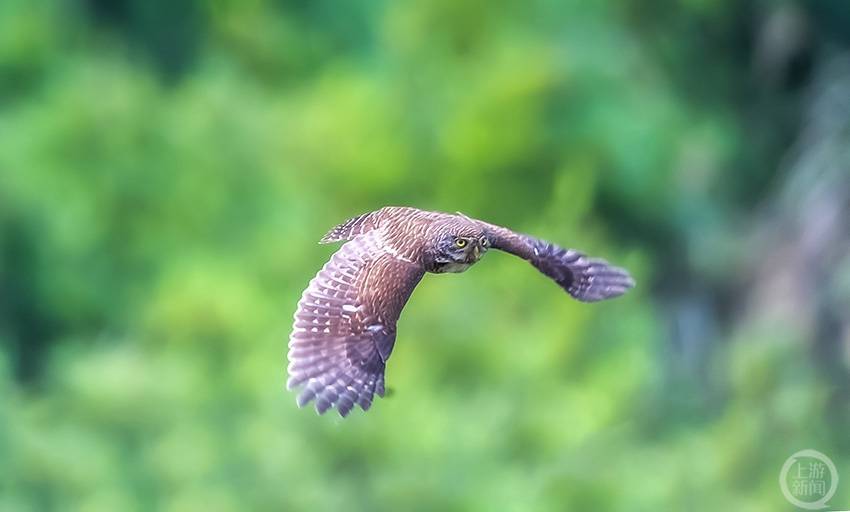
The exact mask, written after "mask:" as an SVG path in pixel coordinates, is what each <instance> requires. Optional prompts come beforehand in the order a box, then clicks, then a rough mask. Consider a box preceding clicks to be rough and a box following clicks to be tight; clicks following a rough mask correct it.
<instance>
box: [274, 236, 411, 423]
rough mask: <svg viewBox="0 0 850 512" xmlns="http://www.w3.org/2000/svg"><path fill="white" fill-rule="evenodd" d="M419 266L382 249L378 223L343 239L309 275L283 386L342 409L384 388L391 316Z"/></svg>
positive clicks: (367, 402) (320, 406)
mask: <svg viewBox="0 0 850 512" xmlns="http://www.w3.org/2000/svg"><path fill="white" fill-rule="evenodd" d="M423 275H424V270H423V269H422V268H421V266H420V265H417V264H414V263H411V262H409V261H406V260H403V259H399V258H398V257H396V256H394V255H393V254H392V253H391V252H390V251H387V250H386V247H385V245H384V241H383V238H382V234H381V232H380V230H373V231H369V232H367V233H365V234H361V235H358V236H355V237H354V238H353V239H352V240H351V241H349V242H347V243H345V244H344V245H343V246H342V247H341V248H340V249H339V250H338V251H337V252H336V253H335V254H334V255H333V256H332V257H331V259H330V261H328V263H327V264H325V266H324V267H323V268H322V270H320V271H319V273H318V274H317V275H316V277H314V278H313V280H312V281H310V284H309V286H308V287H307V289H306V290H305V291H304V294H303V295H302V296H301V300H300V301H299V303H298V309H297V310H296V312H295V321H294V324H293V332H292V334H291V335H290V338H289V367H288V371H289V380H288V381H287V388H288V389H292V388H295V387H298V386H301V385H303V389H302V391H301V392H300V394H299V395H298V405H299V406H304V405H306V404H308V403H309V402H310V401H311V400H315V407H316V411H317V412H318V413H319V414H322V413H324V412H325V411H326V410H328V409H330V408H332V407H336V409H337V411H338V412H339V414H340V415H341V416H343V417H345V416H346V415H348V413H349V412H350V411H351V409H352V408H353V407H354V404H357V405H359V406H360V407H361V408H362V409H363V410H368V409H369V407H370V406H371V405H372V399H373V398H374V395H375V394H377V395H378V396H384V370H385V368H386V362H387V359H388V358H389V356H390V353H391V352H392V349H393V344H394V343H395V338H396V322H397V321H398V317H399V315H400V314H401V310H402V308H403V307H404V305H405V303H407V300H408V298H409V297H410V294H411V293H412V292H413V289H414V288H415V287H416V284H417V283H418V282H419V280H420V279H422V276H423Z"/></svg>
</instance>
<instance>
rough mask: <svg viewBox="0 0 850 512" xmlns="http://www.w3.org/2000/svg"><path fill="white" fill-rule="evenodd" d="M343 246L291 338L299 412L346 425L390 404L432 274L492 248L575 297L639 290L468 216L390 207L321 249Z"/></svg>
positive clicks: (301, 308) (577, 257)
mask: <svg viewBox="0 0 850 512" xmlns="http://www.w3.org/2000/svg"><path fill="white" fill-rule="evenodd" d="M337 241H346V243H345V244H343V246H342V247H341V248H340V249H339V251H337V252H336V253H335V254H334V255H333V256H332V257H331V259H330V261H328V262H327V263H326V264H325V266H324V267H323V268H322V270H320V271H319V273H318V274H317V275H316V277H314V278H313V280H312V281H310V284H309V286H308V287H307V289H306V290H304V294H303V295H302V296H301V300H300V301H299V302H298V310H297V311H296V312H295V322H294V325H293V329H292V334H291V335H290V336H289V380H288V381H287V388H289V389H292V388H294V387H297V386H301V385H303V386H304V387H303V390H302V391H301V393H300V394H299V395H298V400H297V402H298V405H299V406H304V405H305V404H307V403H309V402H310V401H311V400H315V404H316V411H318V412H319V414H322V413H324V412H325V411H326V410H328V409H329V408H332V407H336V408H337V411H338V412H339V414H340V415H341V416H343V417H344V416H346V415H348V413H349V412H350V411H351V409H352V408H353V407H354V405H355V404H357V405H359V406H360V407H361V408H362V409H363V410H367V409H369V407H370V406H371V405H372V398H373V397H374V395H375V394H377V395H379V396H384V369H385V367H386V362H387V359H388V358H389V357H390V354H391V353H392V350H393V344H394V343H395V337H396V322H397V321H398V318H399V315H400V314H401V310H402V308H403V307H404V305H405V303H406V302H407V299H408V298H410V294H411V293H412V292H413V289H414V288H415V287H416V285H417V284H418V283H419V280H420V279H422V276H424V275H425V272H433V273H442V272H463V271H464V270H466V269H467V268H469V266H471V265H472V264H474V263H476V262H477V261H478V260H479V259H480V258H481V255H482V254H483V253H484V252H486V251H487V250H488V249H489V248H490V247H493V248H495V249H500V250H502V251H506V252H509V253H511V254H514V255H516V256H519V257H520V258H522V259H524V260H528V261H529V262H530V263H531V264H532V265H534V266H535V267H536V268H537V269H538V270H539V271H540V272H542V273H543V274H545V275H547V276H549V277H550V278H552V279H553V280H554V281H555V282H556V283H558V284H559V285H560V286H561V287H562V288H563V289H564V290H566V291H567V293H569V294H570V295H572V296H573V297H574V298H576V299H578V300H580V301H583V302H595V301H599V300H603V299H608V298H611V297H616V296H618V295H622V294H623V293H625V292H626V290H628V289H629V288H631V287H632V286H634V281H633V280H632V278H631V277H629V274H628V272H626V271H625V270H623V269H621V268H617V267H614V266H611V265H609V264H608V263H607V262H606V261H605V260H601V259H594V258H588V257H587V256H585V255H584V254H582V253H580V252H577V251H574V250H572V249H564V248H562V247H559V246H557V245H555V244H552V243H549V242H546V241H544V240H540V239H537V238H534V237H531V236H528V235H523V234H520V233H515V232H513V231H511V230H510V229H507V228H503V227H500V226H496V225H493V224H488V223H486V222H482V221H479V220H475V219H471V218H469V217H467V216H465V215H462V214H457V215H451V214H447V213H439V212H428V211H424V210H418V209H416V208H405V207H386V208H381V209H380V210H377V211H374V212H370V213H366V214H363V215H360V216H359V217H354V218H353V219H350V220H348V221H346V222H343V223H342V224H340V225H339V226H337V227H335V228H333V229H332V230H331V231H330V232H329V233H328V234H327V235H325V236H324V238H322V240H321V242H322V243H330V242H337Z"/></svg>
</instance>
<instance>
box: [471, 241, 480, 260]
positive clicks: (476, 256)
mask: <svg viewBox="0 0 850 512" xmlns="http://www.w3.org/2000/svg"><path fill="white" fill-rule="evenodd" d="M480 258H481V248H480V247H478V245H477V244H476V245H473V246H472V261H478V260H479V259H480Z"/></svg>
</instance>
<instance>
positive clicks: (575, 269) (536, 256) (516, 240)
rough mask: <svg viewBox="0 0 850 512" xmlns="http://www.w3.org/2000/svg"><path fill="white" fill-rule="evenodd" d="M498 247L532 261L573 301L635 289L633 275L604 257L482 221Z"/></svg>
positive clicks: (620, 293)
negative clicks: (588, 254) (592, 256)
mask: <svg viewBox="0 0 850 512" xmlns="http://www.w3.org/2000/svg"><path fill="white" fill-rule="evenodd" d="M481 224H482V225H483V226H484V228H485V232H486V233H487V237H488V238H489V239H490V243H491V244H492V245H493V247H494V248H496V249H500V250H502V251H505V252H509V253H511V254H514V255H516V256H519V257H520V258H522V259H524V260H527V261H529V262H530V263H531V264H532V265H534V267H535V268H537V270H539V271H540V272H542V273H543V274H545V275H546V276H548V277H549V278H551V279H552V280H553V281H555V282H556V283H558V285H559V286H561V288H563V289H564V290H566V291H567V293H569V294H570V295H571V296H572V297H573V298H575V299H577V300H580V301H582V302H596V301H600V300H605V299H610V298H613V297H618V296H620V295H622V294H624V293H626V292H627V291H628V290H629V289H630V288H632V287H634V285H635V282H634V280H633V279H632V277H631V276H630V275H629V273H628V272H627V271H626V270H625V269H622V268H620V267H615V266H613V265H611V264H609V263H608V262H607V261H605V260H603V259H600V258H590V257H588V256H586V255H585V254H583V253H581V252H579V251H576V250H574V249H565V248H563V247H561V246H559V245H556V244H553V243H551V242H547V241H546V240H541V239H539V238H535V237H533V236H529V235H524V234H522V233H516V232H514V231H511V230H510V229H508V228H504V227H501V226H496V225H493V224H488V223H486V222H481Z"/></svg>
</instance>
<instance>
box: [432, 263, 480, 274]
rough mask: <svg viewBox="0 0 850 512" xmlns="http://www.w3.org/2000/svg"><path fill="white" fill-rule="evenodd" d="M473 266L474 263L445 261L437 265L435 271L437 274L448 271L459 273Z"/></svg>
mask: <svg viewBox="0 0 850 512" xmlns="http://www.w3.org/2000/svg"><path fill="white" fill-rule="evenodd" d="M471 266H472V263H457V262H451V263H443V264H442V265H440V266H438V267H437V270H436V271H435V272H436V273H437V274H444V273H448V272H451V273H453V274H457V273H459V272H463V271H465V270H466V269H468V268H469V267H471Z"/></svg>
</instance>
